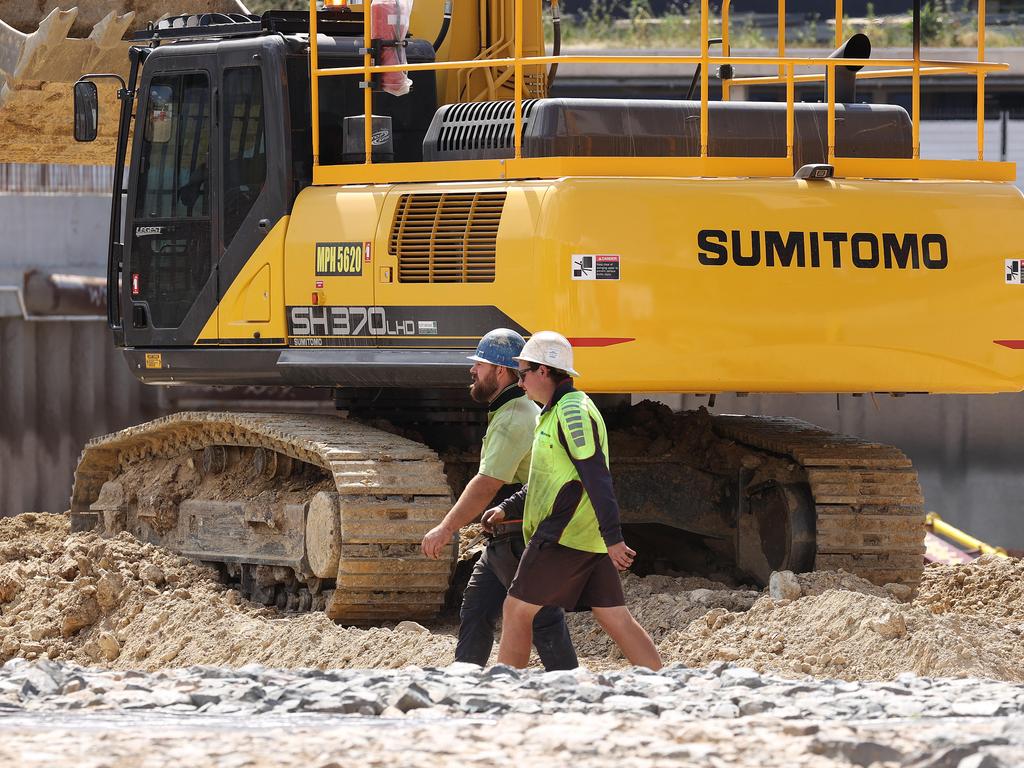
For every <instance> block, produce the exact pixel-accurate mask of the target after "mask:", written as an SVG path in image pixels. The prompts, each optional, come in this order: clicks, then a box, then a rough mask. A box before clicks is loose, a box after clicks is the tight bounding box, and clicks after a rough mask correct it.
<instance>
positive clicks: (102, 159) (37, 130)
mask: <svg viewBox="0 0 1024 768" xmlns="http://www.w3.org/2000/svg"><path fill="white" fill-rule="evenodd" d="M72 88H73V83H57V82H54V83H49V82H47V83H22V84H21V85H20V86H19V87H18V88H16V89H15V90H13V91H10V92H8V93H7V94H5V95H3V96H2V97H0V101H2V104H0V163H43V162H45V163H69V164H73V165H113V164H114V149H115V146H116V143H117V123H118V115H119V114H120V102H118V100H117V97H116V92H117V86H116V85H110V84H108V83H99V84H98V88H99V97H100V104H99V109H100V124H99V135H98V137H97V139H96V141H93V142H87V143H83V142H78V141H75V140H74V137H73V130H74V102H73V99H72Z"/></svg>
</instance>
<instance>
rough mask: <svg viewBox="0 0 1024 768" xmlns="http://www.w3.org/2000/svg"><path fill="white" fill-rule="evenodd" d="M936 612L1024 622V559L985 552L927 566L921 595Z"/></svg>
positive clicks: (920, 598)
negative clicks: (954, 562) (969, 559)
mask: <svg viewBox="0 0 1024 768" xmlns="http://www.w3.org/2000/svg"><path fill="white" fill-rule="evenodd" d="M917 602H918V603H920V604H921V605H925V606H927V607H928V608H930V609H931V611H932V612H933V613H957V614H962V615H965V616H977V617H979V618H981V619H984V620H989V621H995V622H1001V621H1005V622H1008V623H1009V624H1010V625H1015V624H1017V625H1019V624H1020V623H1021V622H1024V560H1018V559H1016V558H1009V557H997V556H996V555H984V556H982V557H979V558H978V559H977V560H975V561H974V562H973V563H968V564H966V565H955V566H953V565H937V564H936V565H932V566H930V567H928V568H926V569H925V572H924V578H923V579H922V581H921V589H920V593H919V596H918V599H917Z"/></svg>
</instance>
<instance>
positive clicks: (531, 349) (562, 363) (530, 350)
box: [514, 331, 579, 376]
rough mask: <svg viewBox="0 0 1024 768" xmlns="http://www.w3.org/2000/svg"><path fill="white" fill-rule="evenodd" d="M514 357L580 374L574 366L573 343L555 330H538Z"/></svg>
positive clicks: (574, 374)
mask: <svg viewBox="0 0 1024 768" xmlns="http://www.w3.org/2000/svg"><path fill="white" fill-rule="evenodd" d="M514 359H515V360H524V361H525V362H527V363H539V364H541V365H546V366H548V367H549V368H557V369H558V370H560V371H565V372H566V373H568V374H569V375H570V376H579V374H578V373H577V372H576V371H575V370H573V367H572V344H570V343H569V340H568V339H567V338H565V336H563V335H562V334H560V333H555V332H554V331H537V333H535V334H533V336H531V337H530V339H529V341H527V342H526V346H524V347H523V351H522V352H520V353H519V355H518V356H517V357H516V358H514Z"/></svg>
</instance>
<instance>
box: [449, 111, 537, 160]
mask: <svg viewBox="0 0 1024 768" xmlns="http://www.w3.org/2000/svg"><path fill="white" fill-rule="evenodd" d="M536 105H537V100H536V99H526V100H525V101H523V122H522V130H523V133H524V134H525V133H526V127H527V125H529V123H530V116H531V115H532V114H533V108H534V107H535V106H536ZM515 109H516V103H515V102H514V101H475V102H467V103H461V104H452V105H450V106H449V107H448V108H447V109H445V110H444V112H443V114H442V115H441V126H440V131H438V134H437V142H436V144H435V149H436V150H437V151H438V152H440V153H451V152H467V151H468V152H479V151H481V150H484V151H486V150H510V149H512V148H513V144H514V138H513V137H514V136H515V127H516V120H515V114H516V113H515Z"/></svg>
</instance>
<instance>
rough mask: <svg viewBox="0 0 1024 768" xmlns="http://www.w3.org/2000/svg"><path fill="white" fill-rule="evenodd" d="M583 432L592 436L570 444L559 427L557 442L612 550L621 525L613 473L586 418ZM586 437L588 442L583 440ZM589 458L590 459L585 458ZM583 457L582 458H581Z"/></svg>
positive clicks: (593, 428)
mask: <svg viewBox="0 0 1024 768" xmlns="http://www.w3.org/2000/svg"><path fill="white" fill-rule="evenodd" d="M586 421H587V424H586V426H585V427H582V428H583V429H586V430H588V431H589V432H591V435H587V436H585V437H584V438H583V439H580V438H577V439H576V440H574V441H573V442H572V443H570V441H569V440H567V439H566V436H565V431H564V430H563V428H562V424H561V423H559V424H558V439H559V440H560V441H561V443H562V446H563V447H564V448H565V452H566V453H567V454H568V455H569V460H570V461H572V463H573V466H575V467H576V472H577V473H578V474H579V476H580V482H581V483H582V484H583V490H585V491H586V492H587V496H589V497H590V503H591V504H592V505H593V506H594V512H595V514H596V515H597V525H598V528H599V529H600V531H601V538H602V539H604V543H605V546H607V547H611V546H613V545H615V544H618V543H619V542H621V541H622V525H621V523H620V522H619V502H618V500H616V498H615V489H614V488H613V487H612V473H611V472H609V471H608V464H607V462H606V461H605V456H604V446H602V445H601V443H600V441H599V438H598V431H597V428H596V427H595V425H594V424H593V422H592V421H591V420H590V419H589V418H587V419H586ZM587 437H589V438H590V439H589V440H588V439H586V438H587ZM586 454H589V455H586ZM581 455H584V456H585V457H581Z"/></svg>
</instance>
